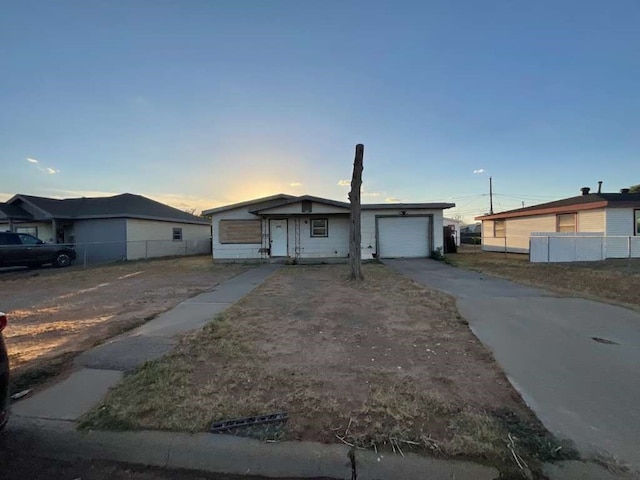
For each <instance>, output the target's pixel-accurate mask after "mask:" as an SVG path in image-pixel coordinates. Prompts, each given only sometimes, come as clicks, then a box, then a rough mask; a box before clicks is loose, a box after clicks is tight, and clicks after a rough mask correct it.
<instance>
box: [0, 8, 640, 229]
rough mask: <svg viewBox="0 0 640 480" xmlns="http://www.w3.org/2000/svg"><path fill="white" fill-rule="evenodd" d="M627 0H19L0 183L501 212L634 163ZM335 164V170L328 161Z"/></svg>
mask: <svg viewBox="0 0 640 480" xmlns="http://www.w3.org/2000/svg"><path fill="white" fill-rule="evenodd" d="M639 25H640V2H638V1H637V0H616V1H614V2H605V1H597V2H596V1H589V0H580V1H570V0H553V1H546V0H541V1H535V2H524V1H513V0H501V1H498V0H496V1H494V0H488V1H484V2H479V1H477V0H467V1H464V0H458V1H453V2H452V1H448V0H443V1H428V0H423V1H416V2H406V1H405V2H403V1H393V2H392V1H389V2H383V1H376V0H372V1H327V0H322V1H312V0H308V1H293V0H292V1H270V0H256V1H244V0H233V1H214V0H210V1H205V0H198V1H196V0H180V1H173V0H153V1H141V0H130V1H118V0H108V1H96V0H73V1H67V0H56V1H45V0H39V1H32V0H20V1H17V0H14V1H6V2H3V5H2V14H0V72H1V74H0V106H1V108H0V166H1V167H2V170H1V171H2V176H1V177H0V178H1V179H2V181H1V183H0V200H5V199H7V198H9V197H11V196H12V195H13V194H14V193H26V194H32V195H42V196H52V197H72V196H99V195H108V194H116V193H122V192H130V193H138V194H142V195H146V196H149V197H151V198H155V199H158V200H161V201H164V202H166V203H169V204H170V205H173V206H176V207H178V208H185V209H186V208H196V209H197V210H202V209H206V208H212V207H215V206H219V205H221V204H225V203H231V202H237V201H242V200H247V199H250V198H254V197H258V196H264V195H270V194H274V193H279V192H285V193H291V194H303V193H308V194H312V195H318V196H324V197H328V198H332V199H337V200H346V195H347V192H348V188H349V187H348V186H344V185H340V183H343V184H344V183H346V182H344V180H347V179H349V178H350V176H351V168H352V162H353V152H354V146H355V144H356V143H364V144H365V161H364V164H365V170H364V185H365V197H364V201H365V202H375V203H378V202H387V201H389V202H390V201H397V200H401V201H404V202H428V201H451V202H455V203H456V204H458V208H457V209H456V210H453V211H448V212H447V215H453V214H456V213H458V214H461V215H463V216H465V218H467V219H472V217H473V216H475V215H478V214H481V213H484V212H486V211H487V210H488V197H487V193H488V178H489V176H490V175H491V176H492V177H493V180H494V186H495V191H496V193H497V196H496V200H495V209H496V210H497V211H500V210H504V209H509V208H516V207H520V206H521V205H522V204H523V203H524V204H526V205H532V204H535V203H540V202H543V201H548V200H553V199H557V198H562V197H567V196H572V195H577V194H579V188H580V187H582V186H591V187H595V186H596V182H597V181H598V180H603V181H604V189H605V190H606V191H617V190H618V189H620V188H622V187H627V186H629V185H632V184H637V183H640V156H639V153H640V115H639V112H640V90H639V89H638V86H639V85H640V28H639V27H638V26H639ZM341 181H342V182H341Z"/></svg>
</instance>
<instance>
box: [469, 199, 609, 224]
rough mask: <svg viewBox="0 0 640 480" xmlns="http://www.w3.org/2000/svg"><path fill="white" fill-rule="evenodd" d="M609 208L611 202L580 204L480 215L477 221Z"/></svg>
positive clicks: (476, 218)
mask: <svg viewBox="0 0 640 480" xmlns="http://www.w3.org/2000/svg"><path fill="white" fill-rule="evenodd" d="M607 206H609V202H607V201H606V200H602V201H600V202H589V203H578V204H572V205H562V206H560V207H546V208H536V209H532V210H512V211H509V212H503V213H494V214H493V215H480V216H479V217H475V220H500V219H503V218H518V217H533V216H536V215H550V214H557V213H571V212H578V211H582V210H595V209H598V208H604V207H607Z"/></svg>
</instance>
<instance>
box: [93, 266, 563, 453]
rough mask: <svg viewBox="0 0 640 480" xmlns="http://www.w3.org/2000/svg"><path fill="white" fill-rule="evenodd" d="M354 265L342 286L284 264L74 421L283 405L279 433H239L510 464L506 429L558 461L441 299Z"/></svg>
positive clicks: (208, 416)
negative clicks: (359, 279) (354, 273)
mask: <svg viewBox="0 0 640 480" xmlns="http://www.w3.org/2000/svg"><path fill="white" fill-rule="evenodd" d="M364 273H365V275H366V280H365V282H364V283H362V284H352V283H349V282H348V281H347V280H346V274H347V267H346V266H344V265H330V266H304V267H303V266H293V267H284V268H283V269H282V270H281V271H279V272H278V273H277V274H275V275H274V276H273V277H271V278H270V279H268V280H267V282H265V283H264V284H263V285H262V286H260V287H259V288H258V289H256V290H254V292H252V293H251V294H250V295H249V296H247V297H245V298H244V299H243V300H242V301H240V302H239V303H238V304H236V305H235V306H234V307H232V308H231V309H229V310H228V311H227V312H226V313H225V314H224V315H222V316H221V317H219V318H217V319H216V320H214V321H213V322H212V323H210V324H209V325H208V326H207V327H205V328H204V329H203V330H202V331H200V332H197V333H194V334H191V335H188V336H187V337H185V338H184V339H183V341H182V342H181V344H180V345H179V346H178V348H177V349H176V350H175V351H174V352H173V353H172V354H170V355H169V356H167V357H165V358H164V359H162V360H160V361H157V362H150V363H147V364H146V365H144V366H143V367H142V368H141V369H140V370H139V371H138V372H137V373H136V374H133V375H130V376H128V377H126V378H125V380H124V382H123V383H122V384H120V385H119V386H117V387H116V388H115V389H113V390H112V391H111V392H110V394H109V395H108V397H107V399H106V400H105V402H104V403H103V404H102V405H101V406H99V407H98V408H96V409H95V410H94V411H93V412H91V413H90V414H89V415H88V416H87V417H86V418H85V421H84V426H85V427H89V428H107V429H114V428H116V429H117V428H123V429H163V430H182V431H185V430H186V431H203V430H207V429H208V428H209V426H210V424H211V422H213V421H220V420H225V419H231V418H237V417H244V416H251V415H258V414H267V413H273V412H278V411H287V412H288V413H289V415H290V420H289V422H288V424H287V427H286V429H285V430H280V431H276V432H274V431H270V432H267V433H265V431H263V430H259V431H258V432H256V431H253V432H249V434H251V435H257V436H258V437H262V438H264V437H265V436H271V437H273V438H276V439H300V440H316V441H323V442H346V443H349V444H354V445H357V446H360V447H363V448H372V449H388V450H395V451H400V450H402V451H404V452H406V451H408V450H413V449H418V450H422V451H424V449H426V450H428V451H431V452H433V453H435V454H441V455H447V456H457V455H461V456H465V457H473V458H484V459H488V460H489V461H491V462H498V463H500V464H501V465H510V466H513V465H515V463H514V462H513V459H512V454H511V452H510V450H509V449H508V448H507V446H506V445H507V443H508V435H509V433H512V434H513V435H514V437H513V438H515V440H514V441H515V444H514V445H515V447H514V448H515V449H516V450H517V451H518V452H519V454H520V455H522V456H524V457H526V458H529V459H531V458H535V457H536V456H538V457H543V456H544V457H545V458H549V456H551V457H553V455H556V456H560V453H559V452H560V450H562V449H559V450H555V453H552V452H553V451H554V449H555V448H556V447H557V444H555V443H554V442H553V440H552V439H551V437H550V436H549V435H548V434H547V433H546V431H544V429H543V428H542V427H541V426H540V424H539V423H538V422H537V420H536V419H535V417H534V416H533V415H532V413H531V412H530V411H529V410H528V409H527V408H526V407H525V406H524V405H523V403H522V401H521V399H520V397H519V396H518V395H517V394H516V392H515V391H514V390H513V389H512V388H511V386H510V384H509V383H508V381H507V380H506V378H505V377H504V375H503V373H502V372H501V370H500V369H499V368H498V367H497V365H496V363H495V362H494V360H493V358H492V357H491V355H490V354H489V353H488V352H487V351H486V350H485V349H484V348H483V346H482V345H481V344H480V343H479V342H478V340H477V339H476V338H475V337H474V336H473V335H472V333H471V332H470V330H469V329H468V327H467V324H466V322H465V321H464V320H463V319H462V318H460V316H459V314H458V312H457V310H456V308H455V302H454V300H453V299H452V298H450V297H448V296H446V295H443V294H441V293H438V292H435V291H432V290H428V289H426V288H424V287H422V286H420V285H418V284H416V283H414V282H412V281H411V280H409V279H407V278H405V277H402V276H400V275H398V274H396V273H394V272H392V271H391V270H390V269H388V268H387V267H385V266H383V265H379V264H369V265H365V266H364ZM516 433H517V436H516ZM562 454H564V450H563V451H562Z"/></svg>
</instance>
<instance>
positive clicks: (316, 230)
mask: <svg viewBox="0 0 640 480" xmlns="http://www.w3.org/2000/svg"><path fill="white" fill-rule="evenodd" d="M311 236H312V237H328V236H329V220H327V219H326V218H316V219H313V220H311Z"/></svg>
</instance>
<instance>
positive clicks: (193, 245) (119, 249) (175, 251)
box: [69, 239, 211, 268]
mask: <svg viewBox="0 0 640 480" xmlns="http://www.w3.org/2000/svg"><path fill="white" fill-rule="evenodd" d="M69 246H70V247H72V248H73V249H74V251H75V252H76V260H75V261H74V264H75V265H83V266H84V267H85V268H86V267H88V266H91V265H98V264H102V263H113V262H121V261H126V260H145V259H150V258H162V257H177V256H188V255H205V254H211V240H210V239H202V240H140V241H132V242H124V241H123V242H85V243H76V244H74V245H69Z"/></svg>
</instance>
